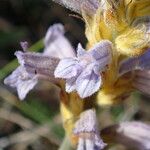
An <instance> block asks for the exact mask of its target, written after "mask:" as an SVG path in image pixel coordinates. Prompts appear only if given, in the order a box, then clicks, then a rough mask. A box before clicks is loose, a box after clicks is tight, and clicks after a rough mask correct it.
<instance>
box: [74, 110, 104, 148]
mask: <svg viewBox="0 0 150 150" xmlns="http://www.w3.org/2000/svg"><path fill="white" fill-rule="evenodd" d="M73 133H74V134H75V135H77V136H78V138H79V140H78V147H77V150H84V149H86V150H102V149H103V148H104V147H105V146H106V144H105V143H104V142H103V141H102V139H101V137H100V132H99V130H98V123H97V119H96V112H95V110H94V109H89V110H86V111H84V112H83V113H82V114H81V115H80V118H79V120H77V122H76V124H75V128H74V131H73Z"/></svg>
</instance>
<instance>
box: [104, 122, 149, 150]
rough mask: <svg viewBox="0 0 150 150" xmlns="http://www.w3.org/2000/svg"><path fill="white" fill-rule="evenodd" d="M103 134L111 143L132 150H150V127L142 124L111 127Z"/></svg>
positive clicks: (121, 124)
mask: <svg viewBox="0 0 150 150" xmlns="http://www.w3.org/2000/svg"><path fill="white" fill-rule="evenodd" d="M137 131H138V132H137ZM101 134H102V136H103V137H106V138H107V139H109V140H108V141H110V143H119V144H122V145H124V146H126V147H128V148H130V149H137V150H149V149H150V142H149V141H150V125H148V124H145V123H142V122H138V121H131V122H122V123H119V124H115V125H111V126H109V127H106V128H104V129H103V130H102V131H101ZM104 139H105V138H104Z"/></svg>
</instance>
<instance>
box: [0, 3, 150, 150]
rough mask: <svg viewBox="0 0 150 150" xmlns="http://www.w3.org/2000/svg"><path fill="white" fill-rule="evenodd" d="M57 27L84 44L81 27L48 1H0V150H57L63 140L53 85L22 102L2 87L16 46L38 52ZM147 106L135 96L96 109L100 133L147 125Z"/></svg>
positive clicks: (44, 85)
mask: <svg viewBox="0 0 150 150" xmlns="http://www.w3.org/2000/svg"><path fill="white" fill-rule="evenodd" d="M72 14H73V15H72ZM58 22H59V23H63V24H64V26H65V29H66V37H67V38H68V39H69V40H70V41H71V43H72V45H73V46H74V47H76V45H77V44H78V43H79V42H80V43H82V44H83V45H85V43H86V38H85V35H84V23H83V21H82V20H81V19H79V18H78V17H75V16H74V13H72V12H71V11H68V10H66V9H65V8H63V7H61V6H59V5H57V4H55V3H53V2H51V1H50V0H0V68H1V69H0V80H1V83H0V150H3V149H4V150H56V149H58V146H59V145H60V143H61V141H62V139H63V137H64V130H63V127H62V121H61V116H60V114H59V98H58V95H57V91H56V90H55V87H54V86H53V85H51V84H49V83H47V82H42V83H39V84H40V87H38V86H37V87H36V89H35V90H33V91H31V92H30V93H29V94H28V96H27V98H26V100H25V101H23V102H21V101H19V99H18V97H17V94H16V91H15V90H14V89H12V88H10V87H8V86H5V85H4V84H3V79H4V77H6V76H7V75H8V74H9V73H10V72H11V71H12V70H13V69H15V68H16V66H17V65H18V63H17V61H16V60H14V59H15V56H14V52H15V51H16V50H20V49H21V47H20V45H19V42H20V41H28V42H29V44H30V46H31V47H30V50H32V51H42V49H43V41H42V38H43V37H44V35H45V33H46V30H47V28H48V27H49V26H50V25H52V24H54V23H58ZM149 104H150V101H149V98H148V97H145V96H143V95H140V94H139V93H135V94H134V95H133V96H132V97H131V98H130V99H128V100H126V101H124V102H123V103H122V104H119V105H117V106H113V107H109V106H108V107H104V108H100V109H99V111H98V118H99V122H100V124H101V128H104V127H106V126H108V125H111V124H113V123H117V122H121V121H129V120H141V121H144V122H150V108H149ZM110 149H111V150H117V149H119V150H121V149H122V150H123V149H125V148H124V147H122V146H118V147H116V146H115V145H114V146H112V147H111V148H110Z"/></svg>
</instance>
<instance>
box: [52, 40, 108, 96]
mask: <svg viewBox="0 0 150 150" xmlns="http://www.w3.org/2000/svg"><path fill="white" fill-rule="evenodd" d="M110 61H111V42H109V41H107V40H103V41H101V42H99V43H97V44H96V45H95V46H94V47H93V48H91V49H90V50H88V51H86V50H85V49H83V48H82V46H81V44H79V45H78V48H77V57H74V58H71V57H67V58H64V59H61V61H60V62H59V64H58V66H57V68H56V70H55V73H54V74H55V77H56V78H62V79H66V91H67V92H72V91H74V90H76V91H77V92H78V94H79V95H80V97H81V98H86V97H88V96H90V95H92V94H94V93H95V92H96V91H98V89H99V88H100V86H101V84H102V78H101V75H100V74H101V73H102V71H104V70H105V69H106V66H107V65H108V64H109V63H110Z"/></svg>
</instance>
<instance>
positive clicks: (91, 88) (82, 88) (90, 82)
mask: <svg viewBox="0 0 150 150" xmlns="http://www.w3.org/2000/svg"><path fill="white" fill-rule="evenodd" d="M101 82H102V81H101V77H100V75H97V74H95V73H94V71H93V70H92V68H91V66H89V67H87V68H86V69H85V70H84V71H83V72H82V73H81V75H80V76H79V77H78V79H77V81H76V90H77V92H78V94H79V95H80V97H81V98H86V97H88V96H91V95H92V94H94V93H95V92H97V91H98V89H99V88H100V86H101Z"/></svg>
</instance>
